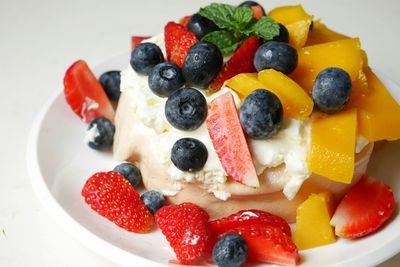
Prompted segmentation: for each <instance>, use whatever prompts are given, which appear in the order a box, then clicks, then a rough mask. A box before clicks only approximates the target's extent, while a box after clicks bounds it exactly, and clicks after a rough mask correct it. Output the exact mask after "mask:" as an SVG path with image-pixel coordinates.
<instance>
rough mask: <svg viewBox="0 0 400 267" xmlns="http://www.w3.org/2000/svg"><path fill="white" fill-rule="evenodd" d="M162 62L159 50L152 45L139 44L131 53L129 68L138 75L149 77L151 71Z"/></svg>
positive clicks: (161, 54) (162, 57)
mask: <svg viewBox="0 0 400 267" xmlns="http://www.w3.org/2000/svg"><path fill="white" fill-rule="evenodd" d="M163 61H164V56H163V53H162V52H161V49H160V48H159V47H158V46H157V45H156V44H153V43H141V44H140V45H138V46H136V47H135V49H133V51H132V53H131V61H130V63H131V66H132V68H133V69H134V70H135V71H136V72H137V73H139V74H142V75H149V73H150V71H151V69H152V68H153V67H154V66H155V65H157V64H159V63H161V62H163Z"/></svg>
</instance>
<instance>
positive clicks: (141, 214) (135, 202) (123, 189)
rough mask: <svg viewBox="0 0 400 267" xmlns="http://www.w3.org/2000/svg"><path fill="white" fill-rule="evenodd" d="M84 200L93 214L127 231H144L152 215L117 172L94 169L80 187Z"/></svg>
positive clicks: (148, 227) (152, 222)
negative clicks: (96, 170)
mask: <svg viewBox="0 0 400 267" xmlns="http://www.w3.org/2000/svg"><path fill="white" fill-rule="evenodd" d="M82 196H83V197H84V198H85V202H86V203H87V204H88V205H89V206H90V207H91V208H92V209H93V210H94V211H96V212H97V213H99V214H100V215H102V216H104V217H106V218H107V219H109V220H110V221H112V222H113V223H115V224H116V225H118V226H119V227H121V228H124V229H125V230H127V231H129V232H135V233H146V232H148V231H150V230H151V229H152V227H153V225H154V217H153V215H152V214H151V213H150V211H149V210H148V209H147V208H146V205H145V204H144V203H143V201H142V200H141V199H140V196H139V194H138V193H137V192H136V191H135V190H134V188H133V186H132V185H131V184H130V183H129V181H128V180H126V179H125V178H124V176H122V175H121V174H119V173H118V172H114V171H111V172H98V173H95V174H94V175H93V176H91V177H90V178H89V179H88V180H87V181H86V183H85V185H84V187H83V189H82Z"/></svg>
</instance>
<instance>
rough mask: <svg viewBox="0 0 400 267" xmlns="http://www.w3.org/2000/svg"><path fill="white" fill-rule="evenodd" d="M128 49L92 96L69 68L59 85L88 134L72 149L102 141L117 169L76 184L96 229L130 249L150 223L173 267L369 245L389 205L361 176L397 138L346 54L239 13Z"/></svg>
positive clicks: (210, 11) (395, 120)
mask: <svg viewBox="0 0 400 267" xmlns="http://www.w3.org/2000/svg"><path fill="white" fill-rule="evenodd" d="M132 48H133V51H132V54H131V60H130V65H129V66H128V67H127V68H126V69H125V70H123V71H122V72H121V73H120V74H119V72H117V71H109V72H106V73H104V74H103V75H102V76H101V77H100V79H99V80H100V82H99V81H97V80H96V78H95V77H94V75H93V74H92V73H91V72H90V69H89V68H88V66H87V65H86V63H84V62H83V61H78V62H76V63H75V64H73V65H72V66H71V67H70V69H69V70H68V71H67V73H66V76H65V79H64V85H65V94H66V99H67V102H68V103H69V104H70V106H71V108H72V109H73V110H74V112H75V113H77V114H78V115H79V116H80V117H81V118H82V119H83V120H84V121H86V122H88V123H89V122H90V124H89V128H88V131H87V136H86V138H85V142H86V143H88V145H89V146H90V147H92V148H93V149H97V150H106V149H109V148H110V147H111V143H112V141H113V145H112V146H113V156H114V158H115V159H117V160H119V161H127V162H125V163H122V164H120V165H118V166H116V167H115V169H114V171H111V172H100V173H97V174H95V175H93V176H92V177H91V178H89V179H88V181H87V182H86V184H85V186H84V188H83V190H82V196H83V197H84V199H85V201H86V203H87V204H88V205H90V206H91V208H92V209H93V210H95V211H96V212H97V213H99V214H100V215H102V216H104V217H106V218H107V219H109V220H110V221H112V222H114V223H115V224H116V225H118V226H120V227H122V228H124V229H126V230H127V231H131V232H135V233H145V232H148V231H150V230H151V229H152V226H153V224H154V222H156V223H157V225H158V227H159V228H160V230H161V232H162V233H163V235H164V236H165V237H166V238H167V240H168V241H169V243H170V245H171V247H172V248H173V250H174V252H175V255H176V257H177V259H178V261H179V263H181V264H201V263H202V262H204V261H205V260H207V259H208V258H209V257H211V256H212V257H213V260H214V261H215V262H216V263H217V264H218V265H219V266H240V265H242V264H243V263H244V262H245V261H246V260H247V259H249V260H251V261H260V262H268V263H275V264H281V265H295V264H297V263H299V261H300V257H299V253H298V249H308V248H313V247H317V246H322V245H326V244H329V243H333V242H335V241H336V236H339V237H344V238H358V237H361V236H365V235H368V234H370V233H373V232H375V231H376V230H377V229H379V228H380V227H381V226H382V225H383V224H384V223H385V222H386V221H387V220H388V219H389V218H390V216H391V215H392V213H393V209H394V207H395V203H394V198H393V193H392V191H391V190H390V188H389V187H387V186H386V185H384V184H383V183H381V182H379V181H376V180H375V179H374V178H372V177H369V176H367V175H366V174H365V172H366V168H367V165H368V161H369V158H370V155H371V153H372V150H373V147H374V142H376V141H380V140H385V139H386V140H394V139H398V138H400V129H399V128H398V127H393V126H392V125H396V124H399V123H400V106H399V105H398V104H397V103H396V102H395V100H394V99H393V98H392V97H391V96H390V94H389V93H388V92H387V90H386V88H385V87H384V85H383V84H382V83H381V82H380V81H379V79H378V78H377V77H376V76H375V75H374V74H373V72H372V71H371V69H370V68H369V67H368V63H367V57H366V53H365V52H364V51H363V50H361V45H360V40H359V39H358V38H349V37H347V36H344V35H342V34H338V33H335V32H333V31H332V30H330V29H329V28H327V27H326V26H325V25H324V24H322V23H321V22H320V21H313V17H312V16H310V15H309V14H307V13H306V12H305V11H304V9H303V8H302V7H301V6H284V7H279V8H275V9H273V10H271V11H270V12H269V13H268V15H266V13H265V10H264V9H263V8H262V7H261V6H260V5H259V4H257V3H256V2H253V1H246V2H243V3H242V4H241V5H239V6H238V7H234V6H231V5H228V4H217V3H214V4H211V5H209V6H206V7H203V8H200V10H199V11H198V12H197V13H196V14H193V15H191V16H186V17H184V18H182V19H181V20H180V23H176V22H173V21H171V22H168V23H167V24H166V25H165V27H164V32H163V33H162V34H158V35H155V36H153V37H149V38H146V37H141V36H137V37H132ZM118 84H119V85H120V86H119V87H120V91H121V92H118V90H116V88H118V86H117V85H118ZM103 88H104V90H103ZM107 97H108V99H109V100H108V99H107ZM111 101H112V102H113V104H115V105H117V109H116V113H115V116H114V111H113V109H112V103H111ZM382 104H383V105H385V108H386V110H385V111H382V109H381V108H379V107H381V106H382ZM113 123H114V124H115V135H114V139H113V140H110V136H112V133H113V132H114V128H113V127H114V126H113ZM141 183H143V185H144V187H145V189H146V190H147V192H144V193H143V194H142V195H141V197H139V194H138V193H137V190H141V189H140V184H141ZM367 196H368V197H367ZM363 203H369V205H367V206H368V207H367V208H365V207H364V206H365V205H364V204H363ZM336 204H338V206H337V205H336ZM364 209H365V210H364ZM315 218H318V219H317V220H315ZM294 222H296V223H297V227H296V230H295V232H294V241H293V240H292V233H291V230H290V227H289V224H288V223H294ZM228 251H229V253H228Z"/></svg>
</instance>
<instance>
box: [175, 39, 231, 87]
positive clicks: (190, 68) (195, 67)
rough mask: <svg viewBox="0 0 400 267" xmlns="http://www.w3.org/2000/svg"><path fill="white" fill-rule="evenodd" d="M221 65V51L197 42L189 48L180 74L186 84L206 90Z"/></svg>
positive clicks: (211, 45)
mask: <svg viewBox="0 0 400 267" xmlns="http://www.w3.org/2000/svg"><path fill="white" fill-rule="evenodd" d="M222 64H223V58H222V54H221V51H220V50H219V49H218V47H217V46H215V45H213V44H211V43H208V42H199V43H197V44H195V45H194V46H193V47H192V48H190V50H189V52H188V53H187V56H186V58H185V61H184V63H183V67H182V72H183V77H184V78H185V81H186V83H187V84H189V85H191V86H196V87H200V88H206V87H207V86H208V85H209V84H210V82H211V81H212V79H214V77H215V76H216V75H217V74H218V73H219V71H220V70H221V67H222Z"/></svg>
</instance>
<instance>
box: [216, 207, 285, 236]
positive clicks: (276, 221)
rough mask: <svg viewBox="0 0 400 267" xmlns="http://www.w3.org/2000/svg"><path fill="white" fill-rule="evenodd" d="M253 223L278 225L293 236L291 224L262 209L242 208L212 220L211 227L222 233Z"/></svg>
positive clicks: (217, 232)
mask: <svg viewBox="0 0 400 267" xmlns="http://www.w3.org/2000/svg"><path fill="white" fill-rule="evenodd" d="M253 224H266V225H269V226H273V227H278V228H280V229H281V230H282V232H284V233H285V234H286V235H288V236H291V235H292V232H291V230H290V226H289V224H288V223H287V222H286V221H285V220H284V219H282V218H281V217H279V216H276V215H273V214H271V213H268V212H265V211H262V210H241V211H238V212H236V213H234V214H231V215H229V216H228V217H224V218H221V219H217V220H214V221H211V222H210V228H211V230H212V231H213V233H215V234H217V235H220V234H223V233H226V232H228V231H229V230H232V229H234V228H237V227H240V226H249V225H253Z"/></svg>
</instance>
